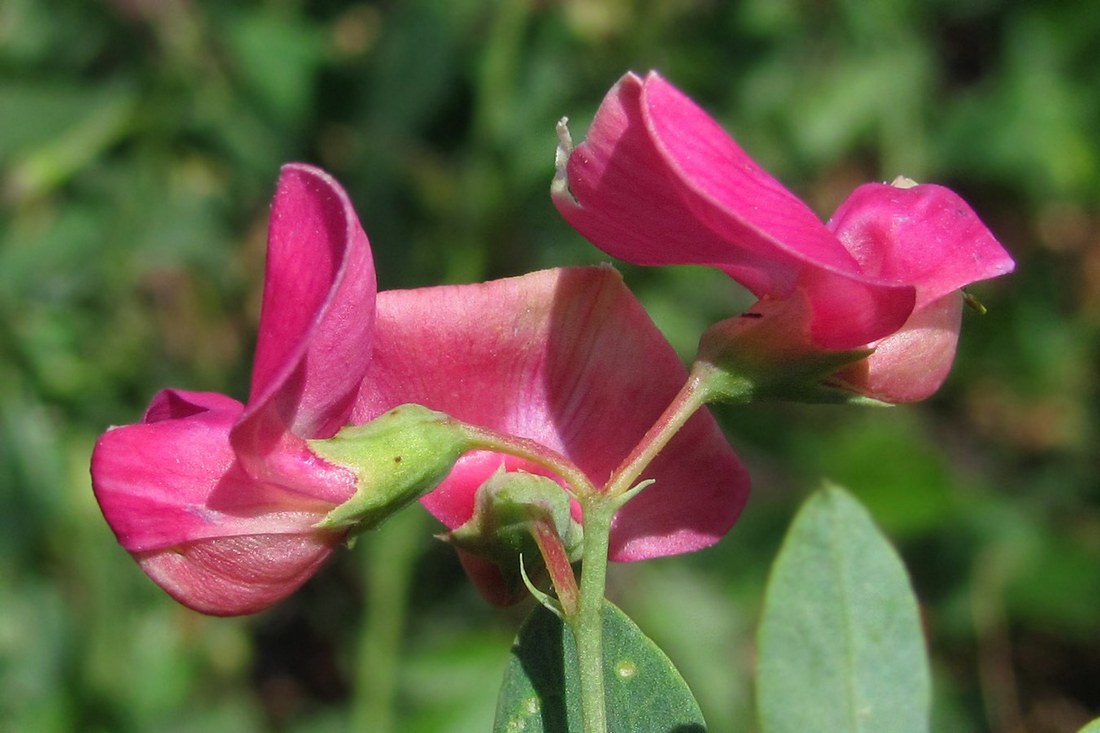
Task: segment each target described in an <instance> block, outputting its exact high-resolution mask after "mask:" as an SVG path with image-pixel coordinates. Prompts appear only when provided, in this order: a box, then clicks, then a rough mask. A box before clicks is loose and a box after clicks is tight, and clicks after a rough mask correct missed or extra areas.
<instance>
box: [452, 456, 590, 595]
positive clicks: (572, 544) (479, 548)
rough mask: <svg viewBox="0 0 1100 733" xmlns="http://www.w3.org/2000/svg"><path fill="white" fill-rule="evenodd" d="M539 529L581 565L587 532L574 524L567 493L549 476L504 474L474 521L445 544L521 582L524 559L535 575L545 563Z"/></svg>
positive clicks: (485, 490)
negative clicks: (535, 568) (540, 562)
mask: <svg viewBox="0 0 1100 733" xmlns="http://www.w3.org/2000/svg"><path fill="white" fill-rule="evenodd" d="M539 524H541V525H543V526H544V527H547V528H550V529H551V530H552V532H553V533H554V534H555V535H556V536H557V537H558V538H559V539H560V540H561V543H562V547H563V548H564V550H565V552H566V554H567V555H568V557H569V559H570V560H571V561H576V560H578V559H580V553H581V550H582V549H583V539H584V530H583V528H582V527H581V525H580V524H579V523H578V522H576V521H575V520H574V519H573V515H572V513H571V511H570V497H569V494H568V493H566V491H565V489H563V488H562V487H561V486H560V485H559V484H558V483H556V482H554V481H553V480H551V479H549V478H546V477H545V476H537V475H535V474H530V473H524V472H522V471H512V472H507V471H504V470H500V471H497V472H496V473H495V474H493V475H492V476H491V477H490V478H489V480H488V481H486V482H485V483H484V484H482V485H481V487H480V488H479V489H478V490H477V497H476V499H475V504H474V514H473V516H472V517H471V518H470V520H469V521H468V522H466V523H465V524H463V525H462V526H460V527H458V528H456V529H454V530H452V531H451V532H448V533H446V534H444V535H441V536H440V538H441V539H443V540H446V541H447V542H450V543H451V544H454V545H455V546H457V547H460V548H462V549H463V550H466V551H467V552H470V553H472V554H475V555H478V556H480V557H483V558H485V559H487V560H490V561H492V562H493V563H495V564H496V565H497V566H498V567H500V569H501V571H502V573H504V575H505V576H506V579H511V580H514V581H516V582H519V580H520V577H519V558H520V557H521V556H522V557H523V558H524V563H525V565H526V566H527V568H528V569H529V570H530V569H531V567H532V564H533V563H537V558H539V557H540V551H539V547H538V543H537V542H536V540H535V529H536V525H539ZM513 574H514V575H515V577H514V578H510V576H511V575H513Z"/></svg>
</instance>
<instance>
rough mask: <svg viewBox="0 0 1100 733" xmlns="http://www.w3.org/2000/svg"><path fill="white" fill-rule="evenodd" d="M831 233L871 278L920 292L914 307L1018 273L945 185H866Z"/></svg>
mask: <svg viewBox="0 0 1100 733" xmlns="http://www.w3.org/2000/svg"><path fill="white" fill-rule="evenodd" d="M829 228H830V229H832V230H833V231H834V232H836V235H837V236H838V237H839V238H840V239H841V241H843V242H844V245H845V246H846V247H847V248H848V250H849V251H850V252H851V253H852V255H853V256H854V257H855V258H856V259H857V260H859V263H860V267H861V268H862V269H863V272H864V273H865V274H866V275H867V276H868V277H870V278H875V279H879V280H887V281H893V282H899V283H909V284H912V285H914V286H916V289H917V300H916V307H917V308H923V307H924V306H926V305H928V304H929V303H931V302H932V301H935V300H938V299H939V298H941V297H942V296H944V295H947V294H948V293H951V292H953V291H955V290H959V289H960V288H963V287H965V286H967V285H969V284H971V283H974V282H977V281H979V280H986V279H989V278H991V277H996V276H998V275H1004V274H1006V273H1008V272H1011V271H1012V270H1013V268H1014V267H1015V263H1014V262H1013V261H1012V258H1011V257H1009V255H1008V253H1007V252H1005V250H1004V248H1003V247H1002V246H1001V245H1000V243H999V242H998V241H997V240H996V238H994V236H993V234H992V233H991V232H990V231H989V229H987V228H986V226H985V225H984V224H983V223H982V222H981V220H980V219H979V218H978V216H977V214H975V213H974V211H973V210H972V209H971V208H970V207H969V206H968V205H967V204H966V202H965V201H963V200H962V199H961V198H960V197H959V196H958V195H957V194H955V193H954V192H952V191H950V190H949V189H946V188H944V187H943V186H936V185H931V184H924V185H920V186H914V187H911V188H900V187H897V186H890V185H886V184H883V183H868V184H865V185H863V186H860V187H859V188H857V189H856V190H855V191H853V192H852V194H851V195H850V196H849V197H848V199H847V200H846V201H845V202H844V203H843V204H841V205H840V208H838V209H837V211H836V213H835V214H834V215H833V217H832V219H831V220H830V221H829Z"/></svg>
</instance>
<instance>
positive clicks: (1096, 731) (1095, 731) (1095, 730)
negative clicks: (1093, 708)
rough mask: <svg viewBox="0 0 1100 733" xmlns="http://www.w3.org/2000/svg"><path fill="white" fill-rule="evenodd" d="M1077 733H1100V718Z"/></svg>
mask: <svg viewBox="0 0 1100 733" xmlns="http://www.w3.org/2000/svg"><path fill="white" fill-rule="evenodd" d="M1077 733H1100V718H1097V719H1096V720H1094V721H1092V722H1091V723H1088V724H1087V725H1085V727H1084V728H1082V729H1081V730H1079V731H1077Z"/></svg>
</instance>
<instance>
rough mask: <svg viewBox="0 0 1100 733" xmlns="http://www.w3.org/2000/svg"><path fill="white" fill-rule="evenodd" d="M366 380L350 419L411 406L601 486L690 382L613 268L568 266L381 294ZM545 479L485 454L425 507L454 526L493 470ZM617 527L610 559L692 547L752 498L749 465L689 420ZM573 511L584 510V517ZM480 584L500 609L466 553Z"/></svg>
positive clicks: (460, 468)
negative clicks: (536, 447) (508, 438)
mask: <svg viewBox="0 0 1100 733" xmlns="http://www.w3.org/2000/svg"><path fill="white" fill-rule="evenodd" d="M377 313H378V317H377V322H376V325H375V335H374V344H375V348H374V363H373V364H372V366H371V374H370V378H369V379H368V380H366V381H365V382H364V383H363V390H362V393H361V394H360V397H359V401H358V403H357V404H356V407H355V410H354V412H353V414H352V419H353V420H354V421H356V422H362V421H366V420H369V419H371V418H373V417H375V416H377V415H378V414H380V413H382V412H384V411H385V410H387V409H389V408H390V407H392V406H394V405H397V404H400V403H403V402H415V403H418V404H423V405H425V406H427V407H430V408H432V409H434V410H439V411H442V412H445V413H448V414H450V415H452V416H454V417H456V418H458V419H460V420H464V421H466V422H469V423H472V424H475V425H479V426H483V427H487V428H492V429H494V430H496V431H498V432H502V433H507V434H509V435H514V436H518V437H522V438H528V439H531V440H535V441H537V442H539V443H541V444H543V445H545V446H546V447H548V448H551V449H553V450H555V451H557V452H558V453H560V454H562V455H564V456H565V457H566V458H569V459H570V460H572V461H573V462H574V463H575V464H576V465H577V466H578V467H579V468H580V469H581V470H582V471H584V472H585V474H586V475H587V476H588V477H589V478H590V479H591V480H592V482H593V483H594V484H595V485H596V486H601V485H603V484H604V483H605V482H606V481H607V479H608V478H609V476H610V473H611V471H612V470H613V469H615V468H616V467H617V466H618V464H619V463H620V462H621V461H622V460H623V459H624V458H625V457H626V455H627V454H628V453H629V452H630V450H631V449H632V448H633V447H634V445H635V444H636V443H637V442H638V441H639V440H640V439H641V437H642V436H643V435H644V434H645V432H646V430H647V429H648V428H649V427H650V425H651V424H652V423H653V422H654V421H655V420H656V419H657V418H658V417H659V416H660V414H661V412H662V411H663V409H664V408H665V407H666V406H667V405H668V403H669V402H671V400H672V398H673V397H674V396H675V395H676V393H677V391H678V390H679V389H680V387H681V386H682V385H683V384H684V382H685V381H686V378H687V374H686V370H685V369H684V367H683V365H682V363H681V362H680V360H679V358H678V357H677V356H676V354H675V352H674V351H673V350H672V348H671V346H669V344H668V342H667V341H666V340H665V338H664V337H663V336H662V335H661V333H660V332H659V331H658V330H657V328H656V326H655V325H654V324H653V322H652V321H651V320H650V319H649V316H648V315H647V314H646V313H645V311H644V309H643V308H642V306H641V304H639V303H638V301H637V300H636V299H635V298H634V296H633V295H631V293H630V291H629V290H627V288H626V286H625V285H624V284H623V282H622V278H621V277H620V276H619V274H618V273H617V272H616V271H615V270H613V269H611V268H610V267H599V268H572V269H570V268H567V269H556V270H546V271H542V272H536V273H532V274H529V275H524V276H522V277H516V278H509V279H505V280H497V281H494V282H489V283H482V284H475V285H452V286H441V287H433V288H421V289H417V290H405V291H389V292H384V293H380V294H379V299H378V312H377ZM501 465H504V466H505V467H506V468H507V469H508V470H523V471H528V472H531V473H542V474H545V473H546V472H545V471H544V470H542V469H540V468H539V467H538V466H535V465H533V464H531V463H528V462H527V461H523V460H519V459H516V458H512V457H505V456H501V455H497V454H493V453H488V452H483V451H479V452H473V453H469V454H467V455H466V456H464V457H463V458H461V459H460V460H459V462H458V464H457V465H456V466H455V469H454V470H453V471H452V472H451V474H450V475H449V476H448V477H447V479H446V480H444V482H443V483H442V484H441V485H440V486H439V488H438V489H436V490H435V491H434V492H432V493H431V494H430V495H428V496H427V497H425V498H424V500H423V503H424V505H425V506H426V507H427V508H428V509H429V511H431V512H432V514H434V515H435V516H436V517H437V518H438V519H440V521H442V522H443V523H444V524H445V525H447V526H448V527H449V528H452V529H453V528H455V527H458V526H459V525H461V524H463V523H464V522H466V521H467V520H468V519H470V517H471V515H472V514H473V510H474V495H475V492H476V491H477V489H478V487H479V486H481V484H482V483H484V482H485V481H486V480H487V479H488V478H489V477H490V476H491V475H492V474H493V472H494V471H495V470H497V468H499V467H500V466H501ZM646 477H647V478H653V479H656V483H654V484H653V485H652V486H650V487H649V488H647V489H645V491H643V492H642V493H641V494H639V495H638V496H637V497H636V498H634V499H632V500H631V501H630V502H629V503H628V504H627V505H626V506H625V507H624V508H623V509H622V510H621V512H620V513H619V515H618V516H617V517H616V519H615V523H614V526H613V527H612V531H611V553H610V557H611V559H612V560H618V561H629V560H640V559H643V558H649V557H657V556H663V555H672V554H677V553H683V552H690V551H693V550H697V549H700V548H703V547H707V546H709V545H711V544H713V543H715V542H717V541H718V540H719V539H720V538H721V537H722V536H724V535H725V533H726V532H728V531H729V529H730V527H731V526H732V525H733V523H734V521H735V520H736V518H737V515H738V514H739V513H740V511H741V508H742V506H743V505H744V503H745V500H746V499H747V497H748V488H749V480H748V475H747V473H746V471H745V470H744V468H743V467H742V466H741V464H740V462H739V461H738V460H737V457H736V456H735V455H734V453H733V451H732V450H731V449H730V447H729V445H728V443H727V442H726V440H725V439H724V437H723V436H722V433H721V431H720V430H719V428H718V426H717V424H716V423H715V421H714V419H713V418H712V417H711V416H710V414H709V413H707V412H706V411H703V412H701V413H699V414H697V415H696V416H695V417H693V418H692V419H691V421H689V422H688V424H687V425H686V426H685V427H684V429H683V430H682V431H681V432H680V433H679V434H678V435H677V436H676V437H675V438H674V439H673V441H672V443H670V445H669V446H668V447H667V448H666V449H665V450H664V451H663V452H662V453H661V455H660V456H659V457H658V458H657V459H656V460H655V461H654V462H653V464H652V465H651V467H650V470H649V471H648V472H647V474H646ZM578 516H579V513H578ZM462 559H463V563H464V565H465V566H466V568H467V571H468V573H469V574H470V576H471V578H472V579H473V580H474V582H475V583H477V584H478V586H479V587H480V588H481V590H482V591H483V593H484V594H485V595H486V597H487V598H489V599H490V600H492V601H495V602H498V603H505V602H508V601H509V600H512V599H511V598H508V597H506V596H503V595H502V591H501V588H500V586H499V573H497V572H496V570H495V568H494V567H491V566H489V565H488V564H487V562H486V561H482V560H480V559H479V558H476V557H473V556H469V555H462Z"/></svg>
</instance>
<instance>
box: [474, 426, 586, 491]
mask: <svg viewBox="0 0 1100 733" xmlns="http://www.w3.org/2000/svg"><path fill="white" fill-rule="evenodd" d="M464 427H465V429H466V433H467V435H468V436H469V437H470V440H471V441H472V443H473V447H474V448H478V449H481V450H490V451H495V452H497V453H505V454H507V455H510V456H515V457H517V458H524V459H526V460H528V461H531V462H532V463H534V464H537V465H539V466H541V467H543V468H545V469H547V470H549V471H551V472H553V473H554V474H556V475H558V476H559V477H561V478H562V480H564V481H565V482H566V483H567V484H568V485H569V486H568V488H569V490H570V493H572V494H573V495H574V496H575V497H577V498H578V499H580V498H581V497H584V496H591V495H593V494H595V493H597V492H596V487H595V486H594V485H593V484H592V482H591V481H590V480H589V478H588V476H586V475H585V474H584V472H583V471H581V470H580V469H579V468H577V467H576V465H574V464H573V462H572V461H570V460H569V459H568V458H566V457H565V456H562V455H561V454H559V453H557V452H555V451H553V450H550V449H549V448H547V447H546V446H544V445H542V444H541V443H538V442H536V441H534V440H528V439H527V438H518V437H516V436H514V435H504V434H501V433H497V432H495V431H493V430H489V429H488V428H482V427H479V426H477V425H468V424H467V425H464Z"/></svg>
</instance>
